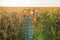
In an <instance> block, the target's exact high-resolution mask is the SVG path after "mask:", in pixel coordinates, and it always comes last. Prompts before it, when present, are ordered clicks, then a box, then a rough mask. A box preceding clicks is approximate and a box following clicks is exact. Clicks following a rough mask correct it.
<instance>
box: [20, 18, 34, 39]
mask: <svg viewBox="0 0 60 40" xmlns="http://www.w3.org/2000/svg"><path fill="white" fill-rule="evenodd" d="M21 26H22V29H23V33H22V39H23V40H32V37H33V24H32V19H31V18H29V17H24V18H23V20H22V22H21Z"/></svg>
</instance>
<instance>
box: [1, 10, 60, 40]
mask: <svg viewBox="0 0 60 40" xmlns="http://www.w3.org/2000/svg"><path fill="white" fill-rule="evenodd" d="M36 18H37V20H36V22H34V35H33V40H60V39H59V38H60V12H59V10H56V11H54V10H53V11H46V10H43V11H42V13H41V14H40V12H39V13H38V15H37V17H36ZM20 21H21V20H20V14H17V13H16V12H12V13H8V12H7V11H5V10H1V12H0V39H1V40H21V34H22V30H21V26H20Z"/></svg>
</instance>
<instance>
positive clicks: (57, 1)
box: [0, 0, 60, 7]
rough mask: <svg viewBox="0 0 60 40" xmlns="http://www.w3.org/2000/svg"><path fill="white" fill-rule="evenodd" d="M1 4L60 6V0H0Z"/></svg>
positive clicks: (14, 5) (13, 5)
mask: <svg viewBox="0 0 60 40" xmlns="http://www.w3.org/2000/svg"><path fill="white" fill-rule="evenodd" d="M0 6H12V7H30V6H32V7H60V0H0Z"/></svg>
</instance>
